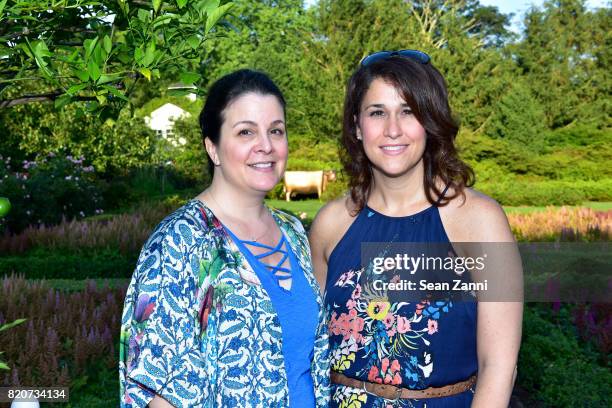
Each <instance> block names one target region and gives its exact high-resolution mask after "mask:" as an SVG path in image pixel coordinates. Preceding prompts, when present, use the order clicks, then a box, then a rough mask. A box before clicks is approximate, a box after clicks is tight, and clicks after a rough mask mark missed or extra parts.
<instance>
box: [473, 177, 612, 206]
mask: <svg viewBox="0 0 612 408" xmlns="http://www.w3.org/2000/svg"><path fill="white" fill-rule="evenodd" d="M475 188H476V189H477V190H479V191H482V192H483V193H485V194H487V195H490V196H491V197H493V198H494V199H496V200H497V201H499V202H500V203H501V204H503V205H540V206H547V205H577V204H581V203H583V202H584V201H610V200H611V199H612V179H603V180H598V181H585V180H576V181H566V180H551V181H533V182H529V181H522V180H514V181H502V182H497V183H495V182H482V183H477V184H476V185H475Z"/></svg>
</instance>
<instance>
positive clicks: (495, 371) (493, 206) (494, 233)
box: [469, 198, 523, 408]
mask: <svg viewBox="0 0 612 408" xmlns="http://www.w3.org/2000/svg"><path fill="white" fill-rule="evenodd" d="M473 200H474V202H473V203H472V205H471V207H472V208H470V210H469V212H470V213H471V216H470V217H469V221H470V230H471V232H470V235H472V236H471V237H470V239H469V240H470V241H471V242H481V243H483V244H482V247H483V248H485V250H486V251H487V252H490V253H489V256H488V258H487V261H486V270H487V271H488V272H487V271H485V273H486V274H487V276H485V278H488V279H489V280H495V282H493V286H494V287H495V283H498V285H497V287H498V288H499V283H500V282H501V280H503V281H504V285H507V288H508V290H510V288H514V289H515V291H514V292H513V293H508V292H504V293H503V294H502V293H500V292H499V291H495V292H493V293H487V294H485V295H484V297H485V298H486V300H485V301H479V302H478V323H477V331H476V335H477V353H478V382H477V384H476V393H475V395H474V400H473V402H472V407H473V408H482V407H486V408H496V407H499V408H506V407H507V406H508V403H509V401H510V396H511V394H512V388H513V386H514V380H515V378H516V363H517V358H518V352H519V347H520V343H521V328H522V318H523V303H522V302H521V301H518V300H522V267H521V261H520V254H519V252H518V248H517V246H516V243H515V240H514V237H513V235H512V231H511V229H510V226H509V224H508V220H507V218H506V215H505V214H504V212H503V209H502V208H501V207H500V206H499V204H497V203H496V202H495V201H493V200H491V199H488V198H473ZM487 295H488V297H487ZM510 299H511V300H517V301H507V300H510Z"/></svg>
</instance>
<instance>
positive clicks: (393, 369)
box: [368, 358, 402, 385]
mask: <svg viewBox="0 0 612 408" xmlns="http://www.w3.org/2000/svg"><path fill="white" fill-rule="evenodd" d="M400 369H401V367H400V363H399V361H398V360H393V361H392V362H391V364H390V366H389V359H388V358H383V359H382V361H381V365H380V370H379V369H378V368H377V367H375V366H373V367H371V368H370V372H369V373H368V381H370V382H376V383H379V384H381V383H385V384H393V385H400V384H401V383H402V376H401V375H400V372H401V371H400Z"/></svg>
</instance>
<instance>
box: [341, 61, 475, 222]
mask: <svg viewBox="0 0 612 408" xmlns="http://www.w3.org/2000/svg"><path fill="white" fill-rule="evenodd" d="M378 78H381V79H383V80H384V81H386V82H388V83H390V84H392V85H394V86H395V87H396V89H397V90H398V91H399V93H400V95H402V97H403V99H404V100H405V101H406V103H407V104H408V105H409V106H410V108H411V109H412V112H413V114H414V115H415V117H416V118H417V120H418V121H419V122H420V123H421V125H422V126H423V127H424V128H425V131H426V135H427V136H426V144H425V152H424V153H423V164H424V167H425V171H424V180H423V182H424V186H425V195H426V197H427V200H428V201H429V202H430V203H431V204H433V205H439V206H444V205H446V204H448V202H449V201H450V200H451V199H453V198H455V197H457V196H459V195H464V194H465V193H464V191H463V190H464V188H465V187H470V186H472V185H473V184H474V172H473V171H472V169H471V168H470V167H469V166H468V165H467V164H466V163H464V162H463V161H462V160H461V159H459V156H458V153H457V149H456V147H455V137H456V136H457V132H458V130H459V126H458V124H457V122H456V121H455V120H454V119H453V116H452V113H451V109H450V106H449V104H448V92H447V90H446V82H445V81H444V78H443V77H442V74H440V72H439V71H438V70H437V69H436V68H435V67H434V66H433V65H431V63H427V64H422V63H420V62H417V61H414V60H411V59H409V58H404V57H391V58H388V59H385V60H380V61H376V62H373V63H371V64H368V65H367V66H365V67H364V66H360V67H359V69H358V70H357V71H356V72H355V73H354V74H353V76H352V77H351V79H350V80H349V83H348V87H347V91H346V98H345V101H344V118H343V123H342V144H343V146H344V148H345V150H344V152H343V154H342V162H343V165H344V169H345V170H346V172H347V174H348V175H349V186H350V193H351V199H352V200H353V203H354V205H355V208H354V211H355V213H356V212H359V211H360V210H361V209H363V207H364V206H365V204H366V202H367V200H368V196H369V194H370V190H371V187H372V177H373V176H372V163H371V162H370V160H369V159H368V157H367V156H366V154H365V151H364V149H363V144H362V142H361V141H360V140H358V139H357V123H356V118H359V115H360V113H361V104H362V102H363V98H364V97H365V94H366V93H367V91H368V89H369V88H370V85H371V84H372V82H373V81H374V80H375V79H378ZM439 181H441V182H442V183H443V186H442V188H440V187H439V186H440V184H439ZM447 185H449V186H450V187H452V189H453V193H452V194H450V195H449V194H448V193H447V194H446V195H445V196H444V198H443V199H442V200H441V201H440V202H439V203H437V201H438V197H440V196H441V194H442V189H443V188H444V186H447Z"/></svg>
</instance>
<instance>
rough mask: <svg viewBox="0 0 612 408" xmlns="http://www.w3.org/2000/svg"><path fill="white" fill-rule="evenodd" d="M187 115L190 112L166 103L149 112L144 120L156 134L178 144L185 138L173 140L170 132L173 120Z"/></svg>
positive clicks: (182, 142) (183, 141) (183, 142)
mask: <svg viewBox="0 0 612 408" xmlns="http://www.w3.org/2000/svg"><path fill="white" fill-rule="evenodd" d="M189 116H191V114H190V113H189V112H187V111H186V110H184V109H183V108H181V107H180V106H176V105H174V104H172V103H166V104H164V105H162V106H160V107H159V108H157V109H155V110H154V111H153V112H151V114H150V115H149V116H147V117H145V119H144V120H145V123H146V124H147V126H149V127H150V128H151V129H153V130H154V131H155V133H157V135H158V136H161V137H163V138H164V139H168V140H170V142H171V143H172V144H173V145H175V146H176V145H178V144H181V145H184V144H185V143H187V140H185V138H182V137H180V138H179V139H178V140H174V138H173V132H172V127H173V126H174V121H175V120H177V119H181V118H185V117H189Z"/></svg>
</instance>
